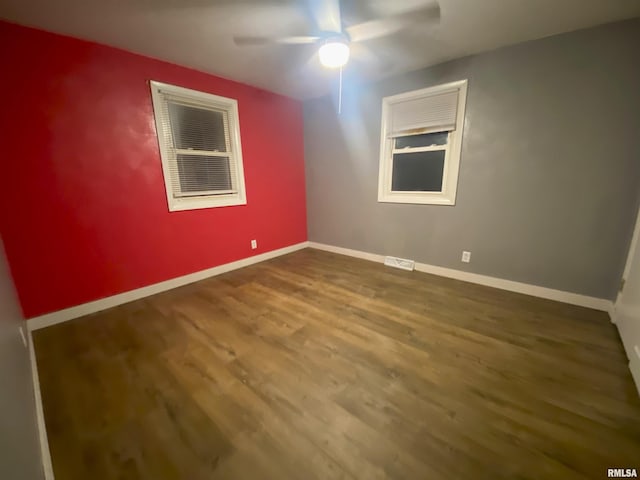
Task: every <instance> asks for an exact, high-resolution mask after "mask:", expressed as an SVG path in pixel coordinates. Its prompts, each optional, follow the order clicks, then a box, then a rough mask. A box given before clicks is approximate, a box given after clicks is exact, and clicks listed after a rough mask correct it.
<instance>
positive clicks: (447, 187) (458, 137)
mask: <svg viewBox="0 0 640 480" xmlns="http://www.w3.org/2000/svg"><path fill="white" fill-rule="evenodd" d="M452 89H458V90H459V93H458V114H457V117H456V126H455V130H452V131H451V132H449V140H448V142H447V146H446V153H445V159H444V170H443V179H442V192H394V191H392V190H391V174H392V169H393V153H394V149H393V147H394V143H395V141H394V139H393V138H391V137H390V134H391V131H390V127H391V125H390V121H389V120H390V113H391V110H390V108H391V106H392V105H393V104H394V103H398V102H403V101H407V100H412V99H416V98H420V97H424V96H431V95H437V94H439V93H443V92H446V91H451V90H452ZM466 104H467V80H459V81H456V82H451V83H446V84H443V85H437V86H435V87H429V88H423V89H421V90H414V91H412V92H406V93H401V94H399V95H393V96H390V97H385V98H383V99H382V126H381V129H380V172H379V175H378V202H384V203H414V204H430V205H455V204H456V193H457V188H458V173H459V171H460V153H461V150H462V134H463V129H464V118H465V107H466ZM435 131H438V130H434V132H435ZM429 149H431V150H443V147H442V146H437V147H426V148H425V149H422V150H429ZM419 150H420V149H413V150H412V151H419ZM396 152H400V151H396Z"/></svg>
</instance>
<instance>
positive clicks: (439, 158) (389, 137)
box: [378, 80, 467, 205]
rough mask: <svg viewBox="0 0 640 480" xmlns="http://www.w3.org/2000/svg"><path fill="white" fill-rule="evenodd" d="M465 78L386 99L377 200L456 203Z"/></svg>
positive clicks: (383, 112)
mask: <svg viewBox="0 0 640 480" xmlns="http://www.w3.org/2000/svg"><path fill="white" fill-rule="evenodd" d="M466 97H467V81H466V80H461V81H458V82H453V83H448V84H446V85H438V86H436V87H430V88H425V89H422V90H417V91H413V92H407V93H403V94H400V95H394V96H392V97H385V98H384V99H383V100H382V128H381V141H380V176H379V185H378V201H379V202H394V203H422V204H435V205H454V204H455V201H456V189H457V184H458V171H459V166H460V148H461V144H462V130H463V126H464V110H465V104H466Z"/></svg>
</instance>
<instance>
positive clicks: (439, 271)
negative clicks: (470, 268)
mask: <svg viewBox="0 0 640 480" xmlns="http://www.w3.org/2000/svg"><path fill="white" fill-rule="evenodd" d="M309 247H311V248H316V249H318V250H325V251H327V252H333V253H339V254H341V255H348V256H350V257H356V258H362V259H364V260H370V261H373V262H380V263H384V255H378V254H375V253H369V252H361V251H359V250H352V249H350V248H342V247H335V246H333V245H325V244H322V243H316V242H309ZM416 270H417V271H419V272H425V273H431V274H433V275H439V276H441V277H447V278H454V279H456V280H462V281H464V282H470V283H477V284H479V285H486V286H488V287H494V288H499V289H501V290H508V291H510V292H516V293H523V294H525V295H531V296H534V297H540V298H545V299H547V300H555V301H557V302H563V303H569V304H571V305H578V306H580V307H587V308H593V309H594V310H601V311H603V312H610V311H611V309H612V306H613V303H612V302H611V301H610V300H607V299H605V298H597V297H589V296H587V295H580V294H578V293H572V292H564V291H562V290H554V289H552V288H546V287H539V286H537V285H530V284H527V283H521V282H514V281H512V280H505V279H502V278H496V277H489V276H487V275H480V274H477V273H470V272H463V271H461V270H454V269H452V268H445V267H438V266H436V265H428V264H426V263H418V262H416Z"/></svg>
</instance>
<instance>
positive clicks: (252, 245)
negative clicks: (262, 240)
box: [251, 240, 258, 250]
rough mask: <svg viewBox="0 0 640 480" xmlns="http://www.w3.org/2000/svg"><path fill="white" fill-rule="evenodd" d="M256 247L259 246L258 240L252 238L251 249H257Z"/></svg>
mask: <svg viewBox="0 0 640 480" xmlns="http://www.w3.org/2000/svg"><path fill="white" fill-rule="evenodd" d="M256 248H258V241H257V240H251V250H255V249H256Z"/></svg>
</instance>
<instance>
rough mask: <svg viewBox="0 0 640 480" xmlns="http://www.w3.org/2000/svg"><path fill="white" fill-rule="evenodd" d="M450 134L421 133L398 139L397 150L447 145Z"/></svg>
mask: <svg viewBox="0 0 640 480" xmlns="http://www.w3.org/2000/svg"><path fill="white" fill-rule="evenodd" d="M448 139H449V132H435V133H421V134H420V135H407V136H406V137H397V138H396V148H407V147H410V148H417V147H430V146H431V145H446V144H447V141H448Z"/></svg>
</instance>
